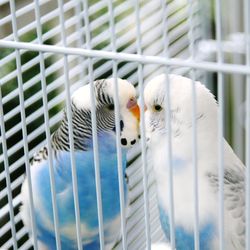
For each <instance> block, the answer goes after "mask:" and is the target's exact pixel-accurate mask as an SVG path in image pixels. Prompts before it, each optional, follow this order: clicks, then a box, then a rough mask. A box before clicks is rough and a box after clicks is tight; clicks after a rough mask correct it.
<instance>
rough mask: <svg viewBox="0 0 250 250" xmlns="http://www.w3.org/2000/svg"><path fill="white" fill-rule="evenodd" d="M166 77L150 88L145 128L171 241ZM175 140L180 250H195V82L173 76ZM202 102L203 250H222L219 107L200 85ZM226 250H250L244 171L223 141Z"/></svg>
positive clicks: (199, 131) (199, 125) (199, 147)
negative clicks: (249, 248) (249, 249)
mask: <svg viewBox="0 0 250 250" xmlns="http://www.w3.org/2000/svg"><path fill="white" fill-rule="evenodd" d="M166 77H167V76H166V75H165V74H162V75H159V76H157V77H155V78H153V79H152V80H151V81H150V82H149V83H148V84H147V86H146V87H145V91H144V98H145V105H146V107H147V110H146V113H145V117H146V127H147V133H148V138H149V145H150V149H151V152H152V157H153V165H154V170H155V175H156V182H157V190H158V201H159V210H160V219H161V224H162V228H163V230H164V232H165V235H166V238H167V239H168V240H169V239H170V225H169V216H170V214H169V212H170V211H169V208H170V206H169V203H168V201H169V197H168V195H169V193H168V187H169V186H168V185H169V183H168V173H169V171H168V169H167V159H168V152H167V133H168V131H167V130H166V128H165V105H164V100H165V98H166V96H165V92H166V91H165V90H166ZM169 89H170V90H169V91H170V92H169V97H170V102H171V111H170V112H171V114H170V117H171V121H170V122H171V128H172V130H171V131H172V133H171V139H172V164H171V167H172V170H173V190H174V191H173V192H174V193H173V195H174V207H175V210H174V214H175V237H176V249H177V250H182V249H183V250H184V249H185V250H187V249H194V202H195V197H194V190H193V187H194V186H193V182H194V176H193V165H192V164H193V163H192V81H191V80H190V79H189V78H185V77H182V76H178V75H172V74H170V75H169ZM195 90H196V96H197V113H196V121H197V155H198V159H197V166H198V185H199V186H198V187H199V189H198V197H199V237H200V249H201V250H206V249H207V250H214V249H219V231H218V230H219V225H218V222H219V215H218V211H219V202H218V201H219V199H218V185H219V184H218V118H217V114H218V105H217V103H216V100H215V98H214V96H213V95H212V94H211V93H210V92H209V90H208V89H207V88H206V87H205V86H204V85H202V84H201V83H200V82H195ZM224 164H225V165H224V166H225V175H224V204H225V210H224V213H225V218H224V230H225V235H224V236H225V249H227V250H233V249H234V250H236V249H237V250H241V249H244V247H245V242H244V237H245V189H244V185H245V184H244V180H245V167H244V165H243V164H242V162H241V161H240V160H239V159H238V157H237V156H236V155H235V153H234V152H233V150H232V149H231V147H230V146H229V144H228V143H227V142H226V140H224Z"/></svg>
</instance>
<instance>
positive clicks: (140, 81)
mask: <svg viewBox="0 0 250 250" xmlns="http://www.w3.org/2000/svg"><path fill="white" fill-rule="evenodd" d="M135 22H136V37H137V43H136V45H137V46H136V47H137V54H139V55H142V37H141V36H142V35H141V21H140V3H139V1H138V0H137V1H136V3H135ZM138 85H139V92H140V93H141V94H142V93H143V65H142V64H141V63H139V65H138ZM144 107H145V104H144V98H143V96H141V98H140V108H141V111H142V112H141V114H140V134H141V158H142V170H143V197H144V218H145V225H146V228H145V232H146V249H148V250H150V249H151V235H150V214H149V199H148V166H147V152H146V132H145V131H146V129H145V115H144Z"/></svg>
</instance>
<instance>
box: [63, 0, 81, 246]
mask: <svg viewBox="0 0 250 250" xmlns="http://www.w3.org/2000/svg"><path fill="white" fill-rule="evenodd" d="M58 7H59V18H60V27H61V39H62V44H63V47H64V48H66V46H67V38H66V30H65V25H64V23H65V20H64V12H63V2H62V0H58ZM64 75H65V90H66V110H67V119H68V133H69V145H70V163H71V171H72V185H73V196H74V208H75V219H76V236H77V247H78V250H82V238H81V235H82V234H81V217H80V208H79V197H78V184H77V173H76V162H75V154H74V138H73V125H72V110H71V96H70V81H69V65H68V57H67V55H66V54H64Z"/></svg>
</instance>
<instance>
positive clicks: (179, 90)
mask: <svg viewBox="0 0 250 250" xmlns="http://www.w3.org/2000/svg"><path fill="white" fill-rule="evenodd" d="M166 77H167V76H166V74H162V75H159V76H156V77H155V78H153V79H152V80H151V81H150V82H148V84H147V85H146V87H145V90H144V99H145V105H146V113H145V119H146V128H147V136H148V139H152V138H154V141H156V142H157V140H158V139H159V138H161V137H162V135H165V134H167V130H166V128H165V125H166V122H165V115H166V107H165V103H166V102H165V98H166V83H167V82H166V81H167V78H166ZM168 77H169V78H168V79H169V93H168V94H169V95H168V96H169V100H170V119H171V129H172V138H173V139H174V140H175V139H178V138H182V139H183V136H186V135H190V136H191V135H192V133H191V131H192V114H193V112H192V111H193V106H192V80H191V79H189V78H186V77H182V76H179V75H174V74H169V75H168ZM195 93H196V120H197V129H202V130H204V129H205V130H207V129H208V130H209V129H210V130H211V129H213V127H216V126H217V103H216V101H215V99H214V96H213V95H212V94H211V93H210V92H209V90H208V89H207V88H206V87H205V86H204V85H202V84H201V83H200V82H195ZM216 131H217V130H216Z"/></svg>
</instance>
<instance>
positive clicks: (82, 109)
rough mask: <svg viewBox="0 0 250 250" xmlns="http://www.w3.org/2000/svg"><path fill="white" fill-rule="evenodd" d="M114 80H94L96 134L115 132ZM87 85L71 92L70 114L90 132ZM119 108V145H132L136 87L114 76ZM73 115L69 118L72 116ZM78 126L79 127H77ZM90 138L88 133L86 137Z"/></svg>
mask: <svg viewBox="0 0 250 250" xmlns="http://www.w3.org/2000/svg"><path fill="white" fill-rule="evenodd" d="M115 84H116V83H115V79H113V78H111V79H104V80H97V81H95V82H94V96H95V109H96V122H97V133H98V134H102V133H111V134H114V135H115V133H116V131H117V128H116V126H115V99H114V98H115ZM90 87H91V85H90V84H87V85H85V86H83V87H81V88H79V89H77V90H76V91H75V92H74V93H73V95H72V105H73V107H74V112H73V116H74V117H75V119H76V118H77V119H79V120H80V122H79V126H82V130H83V129H84V128H85V129H86V128H88V133H89V134H90V135H91V133H92V131H91V127H92V125H91V124H92V123H91V92H90V90H91V89H90ZM117 87H118V100H119V111H120V131H121V134H120V138H121V145H122V146H123V147H129V146H131V145H133V144H135V143H136V142H137V140H138V138H139V120H140V111H139V106H138V104H137V100H136V90H135V88H134V86H133V85H132V84H131V83H129V82H128V81H125V80H122V79H119V78H118V79H117ZM74 117H73V119H74ZM78 129H79V128H78ZM90 137H91V136H90Z"/></svg>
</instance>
